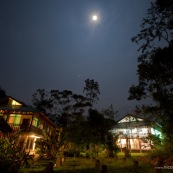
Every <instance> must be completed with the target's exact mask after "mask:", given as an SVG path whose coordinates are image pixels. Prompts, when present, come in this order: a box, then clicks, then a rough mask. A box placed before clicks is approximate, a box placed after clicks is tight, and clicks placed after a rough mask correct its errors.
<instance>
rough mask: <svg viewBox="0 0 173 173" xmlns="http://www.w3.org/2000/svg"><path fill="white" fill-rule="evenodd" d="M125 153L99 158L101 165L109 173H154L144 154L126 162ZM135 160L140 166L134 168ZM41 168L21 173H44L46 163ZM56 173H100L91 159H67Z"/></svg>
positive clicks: (169, 171)
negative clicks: (114, 156) (115, 157)
mask: <svg viewBox="0 0 173 173" xmlns="http://www.w3.org/2000/svg"><path fill="white" fill-rule="evenodd" d="M123 158H124V153H118V159H113V158H105V157H99V158H98V159H99V161H100V165H103V164H104V165H107V169H108V173H153V171H154V169H153V168H152V166H151V165H150V164H149V160H148V159H147V155H146V154H144V153H131V157H130V158H128V159H126V160H124V159H123ZM134 160H137V161H138V163H139V164H138V166H136V167H135V166H134V165H133V163H134ZM36 164H39V165H40V166H39V167H32V168H24V169H21V171H19V173H31V172H33V173H43V172H44V167H43V166H42V165H44V164H45V163H44V162H42V161H41V162H38V163H36ZM54 172H55V173H100V171H99V170H98V169H96V168H95V160H93V159H91V158H88V159H87V158H66V160H65V161H64V162H63V163H62V166H59V167H54ZM162 172H163V173H171V172H172V170H162Z"/></svg>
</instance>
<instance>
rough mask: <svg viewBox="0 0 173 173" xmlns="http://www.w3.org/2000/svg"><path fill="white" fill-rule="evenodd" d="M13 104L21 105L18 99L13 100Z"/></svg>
mask: <svg viewBox="0 0 173 173" xmlns="http://www.w3.org/2000/svg"><path fill="white" fill-rule="evenodd" d="M11 104H12V105H14V106H15V105H16V106H19V105H21V104H20V103H19V102H17V101H16V100H12V103H11Z"/></svg>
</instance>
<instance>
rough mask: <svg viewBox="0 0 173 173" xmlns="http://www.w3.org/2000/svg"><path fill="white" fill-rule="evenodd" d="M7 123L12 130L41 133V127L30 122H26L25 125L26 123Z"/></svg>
mask: <svg viewBox="0 0 173 173" xmlns="http://www.w3.org/2000/svg"><path fill="white" fill-rule="evenodd" d="M9 125H10V127H11V128H12V129H13V130H14V131H19V130H22V131H23V132H33V133H36V134H38V135H42V134H43V131H42V129H39V128H38V127H35V126H33V125H30V124H27V125H26V124H9Z"/></svg>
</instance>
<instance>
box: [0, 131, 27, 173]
mask: <svg viewBox="0 0 173 173" xmlns="http://www.w3.org/2000/svg"><path fill="white" fill-rule="evenodd" d="M29 158H30V157H29V153H26V152H25V149H24V148H23V142H20V141H19V132H18V133H10V134H6V135H3V136H1V137H0V170H1V171H3V172H4V173H5V172H13V173H15V172H17V170H18V169H19V168H20V167H21V166H22V165H24V164H25V165H26V166H27V165H29V164H28V159H29Z"/></svg>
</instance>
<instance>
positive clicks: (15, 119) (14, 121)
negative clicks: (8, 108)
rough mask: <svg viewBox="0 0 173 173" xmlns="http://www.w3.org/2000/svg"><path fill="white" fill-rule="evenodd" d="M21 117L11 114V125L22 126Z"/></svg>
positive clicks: (9, 121)
mask: <svg viewBox="0 0 173 173" xmlns="http://www.w3.org/2000/svg"><path fill="white" fill-rule="evenodd" d="M20 118H21V115H17V114H11V115H10V117H9V120H8V123H9V124H20Z"/></svg>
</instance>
